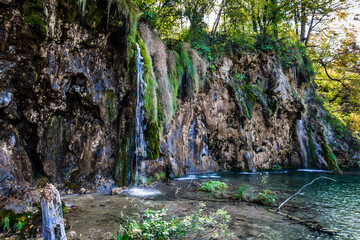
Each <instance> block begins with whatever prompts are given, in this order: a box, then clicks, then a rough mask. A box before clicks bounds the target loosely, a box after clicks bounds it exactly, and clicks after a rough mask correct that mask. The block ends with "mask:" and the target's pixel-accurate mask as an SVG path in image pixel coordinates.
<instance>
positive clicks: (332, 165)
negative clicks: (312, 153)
mask: <svg viewBox="0 0 360 240" xmlns="http://www.w3.org/2000/svg"><path fill="white" fill-rule="evenodd" d="M321 140H322V145H321V148H322V156H323V157H324V159H325V161H326V163H327V165H328V169H329V170H331V171H334V172H340V168H339V166H338V164H337V161H336V157H335V155H334V153H333V151H332V150H331V148H330V147H329V145H328V144H327V142H326V138H325V135H324V133H322V134H321Z"/></svg>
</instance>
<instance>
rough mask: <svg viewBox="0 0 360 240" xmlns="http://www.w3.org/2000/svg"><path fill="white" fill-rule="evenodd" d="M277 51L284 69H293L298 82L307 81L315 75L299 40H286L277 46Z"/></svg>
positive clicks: (310, 61)
mask: <svg viewBox="0 0 360 240" xmlns="http://www.w3.org/2000/svg"><path fill="white" fill-rule="evenodd" d="M277 53H278V58H279V60H280V63H281V65H282V67H283V69H284V70H286V69H289V68H292V69H293V70H294V69H295V73H296V78H298V79H299V82H300V83H309V82H311V80H312V77H314V76H315V70H314V67H313V63H312V60H311V58H310V56H309V54H308V53H307V51H306V47H305V46H304V45H303V44H302V43H301V42H300V41H293V40H291V39H290V40H288V41H285V42H283V43H281V44H279V45H278V46H277Z"/></svg>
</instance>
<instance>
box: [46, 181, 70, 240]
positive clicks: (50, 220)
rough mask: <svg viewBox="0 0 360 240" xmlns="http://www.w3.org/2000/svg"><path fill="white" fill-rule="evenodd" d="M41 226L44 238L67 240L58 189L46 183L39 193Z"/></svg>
mask: <svg viewBox="0 0 360 240" xmlns="http://www.w3.org/2000/svg"><path fill="white" fill-rule="evenodd" d="M41 208H42V228H43V238H44V240H67V238H66V234H65V226H64V218H63V212H62V208H61V200H60V194H59V191H58V190H57V189H56V188H55V186H54V185H52V184H46V187H45V189H44V191H43V192H42V194H41Z"/></svg>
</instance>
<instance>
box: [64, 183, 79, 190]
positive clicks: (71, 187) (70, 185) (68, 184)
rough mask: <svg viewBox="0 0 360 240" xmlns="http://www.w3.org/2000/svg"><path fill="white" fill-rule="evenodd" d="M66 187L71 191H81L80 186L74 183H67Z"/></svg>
mask: <svg viewBox="0 0 360 240" xmlns="http://www.w3.org/2000/svg"><path fill="white" fill-rule="evenodd" d="M65 185H66V186H67V187H68V188H69V189H71V190H75V191H76V190H79V189H80V186H79V185H77V184H76V183H73V182H66V183H65Z"/></svg>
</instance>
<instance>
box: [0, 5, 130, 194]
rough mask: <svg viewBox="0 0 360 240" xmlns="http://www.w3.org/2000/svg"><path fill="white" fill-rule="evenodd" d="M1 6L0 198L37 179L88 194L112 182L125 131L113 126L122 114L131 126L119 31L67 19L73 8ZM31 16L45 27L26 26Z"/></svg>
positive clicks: (122, 37) (118, 124) (122, 38)
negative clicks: (81, 189) (87, 186)
mask: <svg viewBox="0 0 360 240" xmlns="http://www.w3.org/2000/svg"><path fill="white" fill-rule="evenodd" d="M92 4H94V3H92ZM97 4H102V2H101V1H99V2H98V3H97ZM0 5H1V10H0V15H1V16H2V17H1V20H0V21H1V22H0V36H1V37H0V44H1V51H0V69H1V71H0V125H1V128H0V129H1V130H0V139H1V146H0V147H1V148H0V159H1V169H0V171H1V172H2V174H1V178H2V181H1V187H2V190H4V191H5V190H6V189H11V187H12V185H14V184H15V185H21V186H26V185H29V184H31V183H32V182H33V180H34V178H33V177H34V176H39V175H44V176H46V177H47V178H48V179H49V180H50V181H52V182H58V183H59V182H67V181H69V182H72V183H76V184H79V185H80V184H84V183H86V182H89V184H90V185H91V186H92V185H93V184H94V182H95V183H96V182H101V181H100V180H99V179H101V178H105V179H112V178H113V175H114V168H115V158H116V155H117V152H116V149H117V145H118V144H120V142H121V141H122V140H123V138H122V137H121V136H119V135H121V128H122V127H123V126H122V124H125V121H124V122H120V121H118V119H120V118H121V117H122V115H123V114H125V113H126V118H127V119H128V120H129V121H131V118H132V114H128V112H127V110H126V108H127V107H132V103H131V101H129V100H131V99H134V96H133V94H132V93H133V92H132V91H133V88H134V87H135V84H134V83H132V80H131V79H132V78H131V76H130V73H127V72H125V71H126V69H125V66H124V63H125V57H124V56H125V53H126V46H125V35H124V34H125V33H126V31H125V30H124V26H122V25H117V26H111V19H110V24H109V27H108V28H107V29H105V28H104V27H103V26H101V24H105V22H106V21H107V19H106V18H105V17H104V18H103V19H97V21H99V23H98V24H100V26H93V25H91V21H90V20H92V19H91V17H94V18H95V17H96V16H90V15H88V16H87V19H81V14H79V15H78V18H79V19H72V18H71V14H69V15H67V14H68V13H70V12H71V11H70V9H71V8H75V11H76V12H77V11H78V9H77V5H76V3H75V2H73V3H72V1H35V0H34V1H33V0H31V1H22V2H21V3H20V2H19V1H12V2H11V1H8V2H7V5H2V4H1V3H0ZM90 6H91V4H90ZM93 7H97V6H96V5H95V6H93ZM104 11H105V9H104ZM44 12H46V13H47V14H45V13H44ZM31 14H32V15H31ZM94 14H95V13H94ZM98 14H103V13H102V12H101V13H98ZM33 15H36V16H38V17H39V18H40V19H42V21H43V23H44V25H41V24H37V23H36V24H35V23H32V22H30V23H28V22H27V21H26V19H28V17H29V16H33ZM104 16H105V14H104ZM124 20H126V16H124ZM125 99H126V100H125ZM124 102H125V103H124ZM123 104H125V105H126V106H125V107H124V108H121V105H123ZM100 185H101V184H100ZM100 185H99V186H98V187H99V188H101V186H100Z"/></svg>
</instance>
